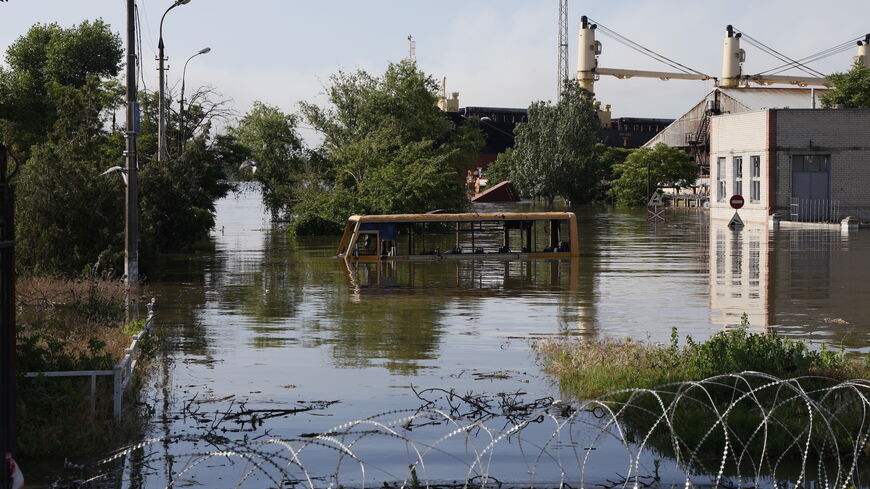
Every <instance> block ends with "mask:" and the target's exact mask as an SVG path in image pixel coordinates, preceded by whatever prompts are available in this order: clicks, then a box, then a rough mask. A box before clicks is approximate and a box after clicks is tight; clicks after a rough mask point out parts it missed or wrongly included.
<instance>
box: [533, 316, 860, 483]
mask: <svg viewBox="0 0 870 489" xmlns="http://www.w3.org/2000/svg"><path fill="white" fill-rule="evenodd" d="M748 326H749V325H748V321H747V320H746V318H745V315H744V320H743V324H742V325H741V327H740V328H737V329H732V330H728V331H722V332H719V333H717V334H715V335H713V337H711V338H710V339H709V340H706V341H704V342H696V341H694V340H693V339H692V338H691V337H687V338H686V341H685V343H684V344H682V345H680V343H679V336H678V334H677V330H676V329H673V330H672V331H671V341H670V344H669V345H662V344H654V343H650V342H638V341H633V340H630V339H626V340H624V341H617V340H613V339H605V340H600V341H588V340H586V341H583V340H571V341H569V340H561V341H558V340H547V341H542V342H540V343H538V344H537V345H536V351H537V355H538V358H539V361H541V362H542V364H543V365H544V367H545V369H546V370H547V371H548V372H549V373H551V374H554V375H556V376H557V377H558V378H559V381H560V385H561V388H562V391H563V392H565V393H566V394H570V395H574V396H576V397H577V398H580V399H592V398H595V399H598V400H599V401H600V402H602V403H605V404H607V405H608V406H610V407H611V408H613V410H614V411H619V412H620V415H619V418H620V422H621V426H622V427H623V428H624V430H625V431H624V433H625V436H626V437H627V439H628V440H629V441H631V442H637V443H641V442H643V443H646V444H647V445H648V446H649V447H652V448H653V450H654V451H655V452H656V453H658V454H660V455H662V456H665V457H669V458H672V459H673V458H680V459H681V460H688V459H690V458H692V457H694V460H695V463H696V467H698V468H699V469H698V470H700V472H701V473H707V472H710V473H712V472H715V471H716V470H719V469H720V468H721V470H723V471H724V473H726V474H732V475H733V474H737V473H740V472H741V471H744V472H745V471H746V470H747V467H746V464H748V463H750V462H748V461H755V462H758V461H760V460H763V459H765V458H767V460H768V462H770V461H771V460H773V461H776V463H777V464H781V465H780V467H781V468H784V469H785V468H788V470H792V469H793V470H798V471H799V469H800V467H801V466H802V465H801V464H802V460H803V458H802V450H803V448H804V447H805V445H806V444H807V440H808V439H812V440H814V445H813V447H812V449H813V450H817V451H818V453H817V455H818V457H819V459H820V460H822V461H824V462H825V463H831V462H832V461H835V460H836V457H838V456H840V455H843V454H850V453H853V451H855V450H859V448H860V445H861V443H862V442H861V437H862V436H863V435H859V436H857V437H856V434H861V433H865V432H866V424H865V423H866V419H865V415H866V413H864V409H865V407H866V399H865V398H864V397H862V395H861V393H860V392H859V391H857V390H855V389H849V388H841V389H836V390H831V389H832V388H833V387H835V386H837V385H838V384H839V383H840V382H842V381H845V380H853V379H868V378H870V355H868V356H867V357H866V358H850V357H848V356H847V355H846V354H845V352H844V351H831V350H829V349H826V348H824V347H822V348H820V349H818V350H813V349H810V348H809V347H808V346H807V344H806V343H805V342H803V341H796V340H789V339H786V338H782V337H780V336H779V335H777V333H776V332H775V331H772V330H771V331H765V332H760V333H755V332H751V331H750V330H749V328H748ZM747 371H754V372H762V373H765V374H770V375H772V376H775V377H778V378H781V379H791V378H795V377H801V378H800V379H795V382H797V384H788V386H784V385H783V384H778V383H776V382H771V381H770V378H768V377H763V376H751V375H744V376H731V375H728V374H737V373H740V372H747ZM716 376H723V377H717V378H716V380H714V381H709V382H706V383H704V384H703V385H701V384H696V383H694V382H695V381H702V380H704V379H710V378H711V377H716ZM666 384H671V385H669V386H666ZM797 385H800V387H801V389H803V390H804V391H805V392H807V393H808V394H807V396H809V397H810V398H812V399H813V402H815V403H817V405H818V406H820V407H819V409H822V410H824V412H825V413H827V414H828V415H829V416H830V417H831V418H832V419H835V422H833V423H832V425H830V426H829V425H827V424H825V422H824V421H822V420H819V419H818V417H815V418H814V417H811V416H807V406H808V404H807V400H806V399H805V398H804V397H802V396H801V395H797V394H795V391H794V388H795V387H796V386H797ZM647 389H648V390H647ZM749 391H752V395H746V396H744V395H743V393H746V392H749ZM661 406H668V410H667V419H668V423H662V422H661V420H662V418H661V413H662V409H663V408H662V407H661ZM723 413H724V414H723ZM719 415H724V416H725V419H724V420H722V424H717V423H719V421H720V418H719V417H718V416H719ZM726 426H727V430H726V429H725V427H726ZM725 431H727V437H726V436H725ZM675 440H678V443H676V444H675ZM818 440H823V441H824V440H827V441H828V442H829V445H827V446H824V444H823V443H822V444H819V441H818ZM728 444H731V445H732V447H731V451H732V453H734V450H735V449H736V450H737V453H738V454H742V455H744V456H745V457H744V459H741V460H743V462H740V461H738V460H736V459H731V458H729V459H728V460H727V463H726V460H724V459H723V447H725V446H726V445H728ZM861 450H862V451H863V453H864V455H862V456H866V455H867V454H868V452H867V447H866V446H865V447H864V448H863V449H861ZM770 457H773V458H772V459H771V458H770ZM777 457H781V458H779V459H777ZM720 464H722V465H720ZM741 466H742V468H741ZM752 470H755V468H752ZM770 470H771V468H770V464H767V465H764V467H762V468H761V469H760V471H761V473H762V474H769V473H770V472H769V471H770ZM795 473H797V472H795ZM817 475H818V474H817Z"/></svg>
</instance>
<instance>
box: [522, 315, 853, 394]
mask: <svg viewBox="0 0 870 489" xmlns="http://www.w3.org/2000/svg"><path fill="white" fill-rule="evenodd" d="M536 352H537V354H538V359H539V361H541V362H542V363H543V365H544V367H545V369H546V370H547V372H549V373H551V374H554V375H556V376H558V378H559V381H560V383H561V385H562V388H563V390H565V391H567V392H570V393H572V394H574V395H576V396H578V397H581V398H591V397H597V396H600V395H603V394H606V393H608V392H613V391H616V390H621V389H630V388H653V387H656V386H660V385H664V384H668V383H672V382H684V381H692V380H700V379H705V378H708V377H712V376H714V375H721V374H728V373H735V372H743V371H755V372H764V373H768V374H771V375H775V376H777V377H781V378H788V377H795V376H803V375H819V376H824V377H830V378H832V379H836V380H846V379H855V378H864V379H866V378H868V376H870V355H868V356H867V357H866V358H865V359H862V360H855V359H850V358H848V357H847V356H846V354H845V352H843V351H831V350H829V349H826V348H825V347H824V345H823V346H822V348H821V349H820V350H811V349H810V348H809V347H808V346H807V344H806V343H804V342H803V341H796V340H790V339H786V338H782V337H780V336H779V335H778V334H777V333H776V331H774V330H770V331H766V332H763V333H753V332H751V331H749V328H748V322H747V321H746V319H745V315H744V321H743V325H742V326H741V327H740V328H737V329H732V330H728V331H721V332H719V333H717V334H715V335H713V337H712V338H710V339H709V340H707V341H704V342H701V343H697V342H695V341H694V340H693V339H692V337H691V336H688V337H686V342H685V344H684V345H682V346H681V345H680V344H679V336H678V333H677V330H676V328H674V329H673V330H672V331H671V343H670V345H661V344H654V343H649V342H638V341H633V340H631V339H625V340H623V341H619V340H614V339H604V340H598V341H588V340H545V341H542V342H540V343H538V344H537V345H536Z"/></svg>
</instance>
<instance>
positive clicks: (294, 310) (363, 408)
mask: <svg viewBox="0 0 870 489" xmlns="http://www.w3.org/2000/svg"><path fill="white" fill-rule="evenodd" d="M527 208H529V206H528V205H523V204H518V205H516V206H514V207H513V209H527ZM481 209H487V208H486V207H482V208H481ZM500 209H505V207H501V208H500ZM575 212H577V213H578V218H579V224H580V234H581V241H582V243H581V248H582V249H581V254H582V257H581V258H580V259H579V260H577V261H574V262H572V261H570V260H564V261H540V262H514V263H507V264H505V263H502V262H486V261H476V262H447V261H441V262H429V263H413V264H410V263H403V264H397V265H395V266H386V265H382V266H381V267H378V266H377V265H360V266H359V267H358V268H350V269H349V268H348V267H347V266H346V265H345V264H344V263H343V262H341V261H339V260H336V259H335V258H334V256H333V255H334V254H335V247H336V243H337V240H336V239H333V238H326V239H324V238H316V239H295V238H292V237H288V236H287V235H286V233H283V232H280V231H278V232H275V231H273V230H272V228H271V225H270V223H269V222H268V219H267V216H266V215H265V214H264V211H263V208H262V204H261V201H260V197H259V195H258V193H257V192H254V191H249V192H245V193H240V194H236V195H231V196H230V197H228V198H225V199H223V200H221V201H220V202H219V203H218V212H217V225H216V231H215V232H213V237H212V240H213V249H206V250H201V251H198V252H195V253H190V254H183V255H175V256H171V257H169V258H168V259H167V262H166V263H165V265H164V266H163V268H162V271H161V273H160V274H159V275H157V276H153V277H150V283H151V286H150V289H151V290H152V291H153V293H154V295H155V296H156V299H157V306H156V311H157V312H158V316H157V318H158V319H157V320H158V324H159V328H160V334H161V336H162V339H163V344H164V345H168V346H166V348H165V349H164V351H163V353H161V354H160V355H159V357H158V361H157V362H155V363H156V364H157V365H156V368H155V371H154V372H153V373H152V375H151V382H150V384H149V390H148V391H147V392H146V394H145V398H146V399H145V400H146V402H147V404H148V405H150V406H151V407H153V408H154V415H153V416H152V418H151V420H150V421H149V430H148V434H147V437H148V438H151V437H169V438H168V440H171V441H166V440H164V441H161V442H158V443H154V444H151V445H149V446H147V447H145V448H144V449H143V450H140V451H137V452H136V453H135V454H134V455H135V456H134V457H131V458H135V457H140V458H144V459H145V460H146V461H147V463H146V464H145V465H144V467H145V468H144V469H142V468H140V469H139V471H138V473H137V474H136V475H135V477H133V478H134V479H135V482H136V484H135V485H141V486H143V487H163V486H165V485H167V484H168V482H169V481H170V480H173V479H175V480H176V482H177V485H179V486H185V487H191V486H197V485H201V486H204V487H214V486H223V485H228V486H233V485H234V484H235V483H237V482H238V481H239V480H240V479H243V478H244V477H246V476H245V474H248V471H251V472H252V473H251V474H248V479H247V480H246V481H245V483H244V484H243V485H245V487H248V486H250V487H274V486H275V485H276V484H275V482H274V481H270V480H269V478H268V476H265V475H262V474H260V473H259V472H258V471H257V470H255V469H253V468H252V466H255V465H256V463H254V462H252V460H253V459H252V458H251V457H250V456H248V457H246V456H245V455H244V454H241V455H238V454H227V453H225V454H223V455H221V456H215V457H211V458H207V460H206V461H204V462H202V463H201V464H199V465H196V466H195V467H193V468H190V465H192V461H194V460H199V459H198V458H197V457H200V456H201V455H202V454H204V453H207V452H209V451H229V449H228V448H227V447H230V446H232V447H236V449H238V446H239V445H238V444H239V443H252V442H253V441H254V440H260V441H264V440H267V439H270V438H281V439H298V438H300V437H301V438H304V437H306V436H310V434H312V433H323V432H326V431H329V430H331V429H332V428H333V427H335V426H338V425H341V424H343V423H346V422H349V421H353V420H359V419H362V418H367V417H370V416H376V415H379V414H381V413H386V412H392V411H398V410H403V409H414V408H418V407H419V406H420V405H421V404H422V401H421V397H422V398H426V399H431V398H436V397H439V396H442V397H443V395H444V394H445V393H444V391H440V390H437V389H443V390H445V391H449V390H451V389H454V390H455V392H457V393H460V394H463V395H474V396H478V395H484V396H495V395H497V394H498V393H521V394H520V395H521V397H522V398H524V399H530V400H534V399H538V398H544V397H547V396H552V397H554V398H559V397H560V395H561V394H560V393H559V389H558V385H556V384H554V383H553V380H552V379H551V378H549V377H547V376H546V375H545V374H543V373H542V371H541V368H540V366H539V365H538V364H537V363H536V361H535V355H534V352H533V348H532V344H533V343H534V341H536V340H538V339H541V338H549V337H558V336H564V335H574V336H586V337H591V338H601V337H606V336H608V337H616V338H624V337H632V338H636V339H650V340H652V341H667V339H668V337H669V335H670V331H671V328H672V327H677V328H678V329H679V332H680V334H681V335H683V336H685V335H687V334H690V335H692V336H693V337H695V338H704V337H707V336H709V335H711V334H713V333H715V332H716V331H719V330H721V329H722V328H723V327H727V326H733V325H738V324H740V322H741V316H742V315H743V314H744V313H745V314H746V316H747V317H748V319H749V322H750V324H751V327H752V328H759V329H761V328H774V329H776V330H778V331H779V332H781V333H782V334H783V335H786V336H789V337H798V338H803V339H807V340H810V341H811V342H813V343H814V344H820V343H825V344H827V345H829V346H834V347H840V346H842V347H845V348H847V349H849V350H850V351H866V349H867V347H868V345H870V343H868V340H870V301H868V300H867V298H868V297H870V280H868V275H867V273H866V269H867V265H868V264H870V232H867V231H861V232H857V233H852V234H848V235H841V234H840V232H839V230H837V231H826V230H800V231H797V230H784V229H783V230H779V231H775V232H774V231H768V230H767V229H766V228H765V227H760V226H759V227H752V226H749V227H747V228H745V229H743V230H742V231H740V232H735V231H732V230H730V229H728V228H727V227H725V225H724V223H722V224H719V223H715V224H710V222H709V219H708V215H707V213H706V212H704V211H703V210H693V209H688V210H686V209H683V210H680V209H672V210H670V211H669V213H668V216H667V221H666V222H665V223H658V224H651V223H648V222H647V221H646V219H645V215H644V212H643V211H642V210H641V211H640V212H634V211H631V212H624V211H614V210H613V209H610V208H604V207H601V208H582V209H575ZM426 389H436V390H431V391H427V392H424V393H423V394H422V395H421V396H420V397H418V395H417V394H415V390H416V392H418V393H419V392H421V391H425V390H426ZM442 401H443V399H442ZM442 405H446V404H443V403H442ZM240 413H241V414H240ZM400 416H402V414H397V415H396V416H395V417H400ZM252 417H253V418H255V419H251V418H252ZM449 430H450V428H449V427H445V428H443V432H442V433H441V434H444V433H446V432H448V431H449ZM433 436H436V437H437V436H438V435H433ZM430 441H431V440H430ZM463 443H464V444H465V447H466V448H467V444H468V441H467V440H465V441H463V442H462V443H459V444H458V447H459V448H458V449H457V450H458V451H460V452H461V451H462V446H463ZM505 443H506V444H507V443H508V442H505ZM482 445H486V443H482ZM451 446H452V445H451ZM511 447H512V448H510V449H508V448H504V449H502V448H500V449H498V450H494V451H493V456H494V461H493V462H492V463H493V464H496V465H497V464H498V463H502V465H501V466H499V469H498V470H496V469H495V468H493V469H492V471H491V475H493V476H498V477H500V480H503V481H508V482H517V483H522V482H523V481H524V480H525V481H526V482H528V477H527V476H524V474H527V473H528V465H527V463H528V461H527V460H523V456H522V455H517V454H516V452H515V451H514V450H513V445H511ZM313 450H314V449H313V448H312V449H310V450H309V451H310V452H312V454H311V457H310V458H307V459H304V457H303V459H304V460H301V461H300V465H304V466H305V468H306V470H307V472H310V473H314V472H327V473H328V472H334V471H335V469H336V467H335V465H336V462H335V451H334V450H333V451H332V452H328V451H327V452H328V453H323V452H320V453H313ZM409 450H410V449H409V445H408V443H405V442H403V441H401V440H384V439H377V440H371V441H366V440H364V441H361V442H360V443H359V444H358V445H357V446H356V447H355V448H354V449H353V452H354V454H355V455H358V456H359V457H360V458H364V459H365V460H366V463H367V464H369V466H370V467H372V468H371V469H370V470H369V471H368V472H366V473H365V476H364V477H365V480H366V481H367V483H368V484H369V485H372V484H374V485H380V483H381V482H383V481H384V480H389V481H393V480H399V481H401V480H402V478H403V477H406V476H407V470H406V471H405V472H404V473H403V472H401V470H399V471H396V470H393V469H388V468H386V467H387V466H388V465H389V463H390V461H391V460H392V459H394V458H395V457H399V458H402V457H405V458H408V457H411V456H410V454H409V453H408V452H409ZM276 453H277V452H276ZM526 455H527V454H526ZM281 456H283V457H285V458H284V459H281ZM500 456H503V457H504V459H503V460H499V457H500ZM290 458H292V457H290V451H289V450H288V451H285V452H283V455H278V456H274V457H270V460H272V461H273V462H277V463H278V464H279V465H281V466H283V465H284V464H285V463H290V462H289V461H290ZM617 458H618V457H617ZM411 459H413V457H411ZM448 459H449V457H448ZM524 461H525V462H526V465H523V462H524ZM411 462H413V460H411ZM270 463H272V462H270ZM345 463H347V462H345ZM403 463H404V467H405V468H407V465H408V463H405V462H401V463H399V466H400V467H401V466H402V464H403ZM325 466H327V468H328V470H327V469H324V467H325ZM493 467H494V466H493ZM596 467H597V469H596V470H599V471H601V475H600V478H604V477H612V476H613V474H614V473H615V472H618V471H619V470H620V469H619V467H620V461H619V460H610V461H609V462H608V461H606V460H605V461H602V462H601V463H600V464H599V465H597V466H596ZM186 468H187V469H189V470H186ZM267 468H268V467H267ZM321 469H323V470H321ZM426 470H427V471H428V472H427V474H432V477H433V478H440V479H444V480H464V479H465V478H467V477H469V475H468V474H469V469H468V466H467V464H466V465H463V464H461V463H458V462H457V463H455V464H453V465H451V463H450V461H449V460H440V459H439V460H437V461H435V460H433V462H432V463H431V464H430V465H429V466H427V469H426ZM542 470H543V469H542ZM588 470H592V469H588V468H587V471H588ZM181 471H184V473H183V474H180V475H179V472H181ZM496 472H498V474H496ZM342 473H343V474H350V475H349V476H348V477H349V479H348V480H359V479H360V477H362V476H360V468H359V466H354V465H353V464H351V465H349V466H348V468H347V469H346V470H345V471H344V472H342ZM623 473H624V472H623ZM472 475H473V473H472ZM523 477H525V479H523ZM300 478H303V477H302V476H300ZM557 479H558V474H543V475H541V476H540V477H539V479H538V480H557ZM330 482H334V481H328V480H319V482H316V483H315V485H318V486H321V487H325V486H327V485H328V483H330ZM340 482H343V483H347V481H340Z"/></svg>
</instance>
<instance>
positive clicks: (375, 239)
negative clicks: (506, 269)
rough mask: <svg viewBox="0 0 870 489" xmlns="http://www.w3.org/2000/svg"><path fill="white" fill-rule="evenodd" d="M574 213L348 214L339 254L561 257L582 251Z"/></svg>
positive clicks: (350, 257) (364, 257) (372, 258)
mask: <svg viewBox="0 0 870 489" xmlns="http://www.w3.org/2000/svg"><path fill="white" fill-rule="evenodd" d="M579 243H580V238H579V234H578V231H577V217H576V216H575V215H574V213H573V212H522V213H510V212H499V213H463V214H389V215H371V216H350V218H348V221H347V225H346V226H345V228H344V234H343V235H342V237H341V242H340V243H339V245H338V251H337V255H338V257H339V258H343V259H344V260H345V261H348V262H380V261H419V260H444V259H498V260H517V259H520V260H523V259H560V258H571V257H575V258H576V257H577V256H579V253H580V252H579V246H580V244H579Z"/></svg>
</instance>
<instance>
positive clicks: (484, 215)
mask: <svg viewBox="0 0 870 489" xmlns="http://www.w3.org/2000/svg"><path fill="white" fill-rule="evenodd" d="M539 219H541V220H543V219H571V220H573V219H576V217H575V215H574V213H573V212H481V213H478V212H467V213H455V214H381V215H354V216H350V217H349V218H348V221H353V222H403V223H404V222H461V221H475V222H477V221H533V220H539Z"/></svg>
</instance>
